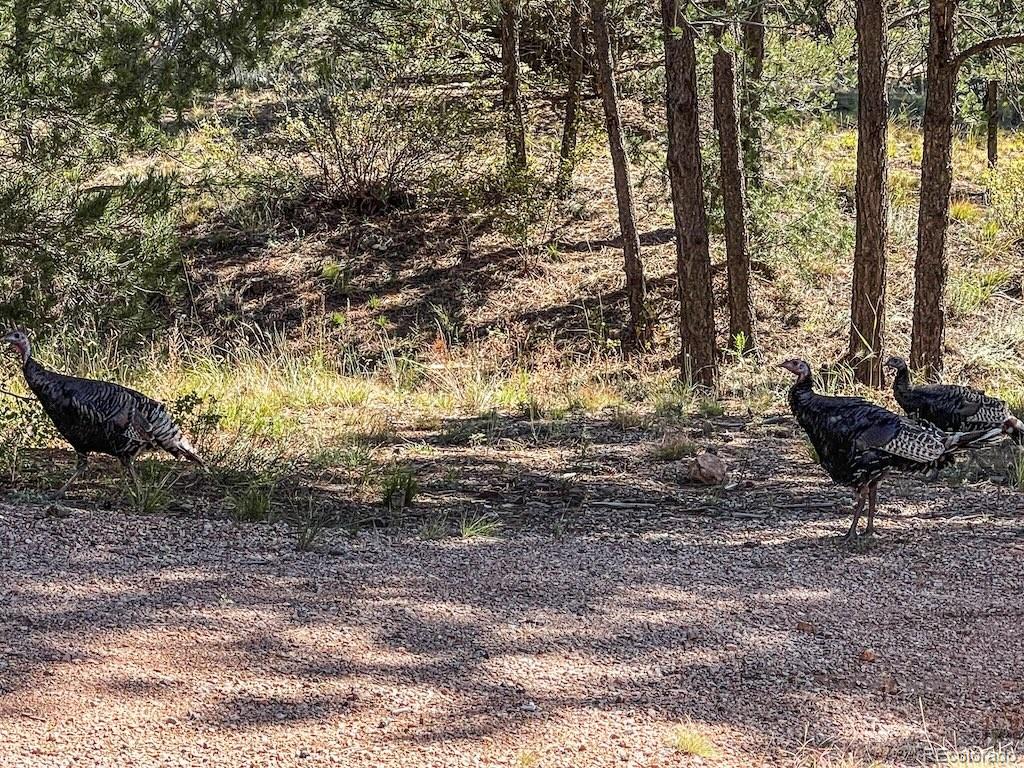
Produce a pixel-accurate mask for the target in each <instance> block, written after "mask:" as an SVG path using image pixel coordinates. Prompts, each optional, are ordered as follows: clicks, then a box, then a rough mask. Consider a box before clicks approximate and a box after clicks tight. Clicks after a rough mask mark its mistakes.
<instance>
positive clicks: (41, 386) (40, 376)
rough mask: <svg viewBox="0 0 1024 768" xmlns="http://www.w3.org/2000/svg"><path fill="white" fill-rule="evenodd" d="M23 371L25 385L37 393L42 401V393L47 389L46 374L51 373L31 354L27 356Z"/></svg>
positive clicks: (22, 367)
mask: <svg viewBox="0 0 1024 768" xmlns="http://www.w3.org/2000/svg"><path fill="white" fill-rule="evenodd" d="M21 371H22V373H24V374H25V383H26V384H28V388H29V389H31V390H32V392H34V393H35V395H36V397H39V398H40V399H42V393H43V391H44V390H45V389H46V374H47V373H49V372H48V371H47V370H46V369H45V368H43V366H42V365H40V364H39V363H37V362H36V361H35V358H33V357H32V355H31V353H30V354H28V355H26V357H25V363H24V365H22V366H21Z"/></svg>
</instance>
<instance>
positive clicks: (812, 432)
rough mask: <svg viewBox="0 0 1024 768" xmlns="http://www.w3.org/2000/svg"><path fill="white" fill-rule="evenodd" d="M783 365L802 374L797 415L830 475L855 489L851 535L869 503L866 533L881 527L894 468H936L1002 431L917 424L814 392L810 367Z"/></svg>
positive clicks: (795, 390)
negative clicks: (884, 487) (881, 489)
mask: <svg viewBox="0 0 1024 768" xmlns="http://www.w3.org/2000/svg"><path fill="white" fill-rule="evenodd" d="M782 367H783V368H785V369H786V370H788V371H790V372H792V373H793V374H795V375H796V377H797V380H796V383H795V384H793V386H792V387H791V388H790V390H789V405H790V408H792V409H793V415H794V416H796V420H797V421H798V422H799V423H800V426H801V427H802V428H803V430H804V432H806V433H807V436H808V437H809V438H810V440H811V443H812V444H813V445H814V450H815V451H816V452H817V454H818V461H819V462H820V463H821V466H822V467H823V468H824V469H825V471H826V472H828V474H829V476H831V478H832V479H833V480H834V481H835V482H836V483H839V484H841V485H847V486H850V487H851V488H853V489H854V492H855V494H856V503H855V507H854V512H853V524H852V525H851V526H850V530H849V532H848V533H847V538H848V539H853V538H855V537H856V536H857V523H858V521H859V520H860V515H861V513H862V512H863V510H864V505H865V502H867V503H868V524H867V528H866V529H865V533H866V534H872V533H874V532H875V528H874V518H875V504H876V492H877V488H878V483H879V482H881V480H882V479H883V478H884V477H885V475H886V474H887V473H888V472H889V471H890V470H894V469H895V470H900V471H904V472H934V471H936V470H938V469H940V468H942V467H944V466H946V465H947V464H949V463H951V462H952V461H953V460H954V455H955V454H956V452H957V451H959V450H961V449H963V448H966V447H968V446H970V445H975V444H977V443H982V442H986V441H991V440H997V439H999V437H1000V436H1001V434H1002V433H1001V430H1000V429H984V430H979V431H975V432H967V433H963V432H957V433H953V434H947V433H945V432H942V431H940V430H939V429H936V428H935V427H933V426H931V425H929V424H917V423H914V422H912V421H910V420H908V419H905V418H903V417H901V416H899V415H897V414H895V413H893V412H892V411H888V410H886V409H885V408H882V407H881V406H878V405H874V404H873V403H869V402H868V401H867V400H864V399H862V398H859V397H829V396H827V395H821V394H818V393H817V392H815V391H814V388H813V386H812V383H811V369H810V366H809V365H808V364H807V363H805V362H804V361H803V360H787V361H786V362H785V363H783V364H782Z"/></svg>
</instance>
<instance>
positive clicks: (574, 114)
mask: <svg viewBox="0 0 1024 768" xmlns="http://www.w3.org/2000/svg"><path fill="white" fill-rule="evenodd" d="M581 1H582V0H569V2H570V10H569V57H570V58H569V86H568V89H567V90H566V94H565V120H564V122H563V124H562V148H561V152H560V153H559V162H558V180H557V181H556V183H555V189H556V190H557V191H558V194H559V196H560V197H564V196H565V195H566V194H568V192H569V187H570V186H571V184H572V172H573V169H574V168H575V166H576V135H577V132H578V130H579V124H580V107H581V96H582V91H583V70H584V68H585V65H586V51H585V46H586V36H585V33H584V29H583V10H582V8H580V2H581Z"/></svg>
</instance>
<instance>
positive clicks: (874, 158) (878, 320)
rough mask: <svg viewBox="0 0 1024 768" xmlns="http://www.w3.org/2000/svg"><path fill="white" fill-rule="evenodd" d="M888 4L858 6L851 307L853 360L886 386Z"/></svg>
mask: <svg viewBox="0 0 1024 768" xmlns="http://www.w3.org/2000/svg"><path fill="white" fill-rule="evenodd" d="M885 2H886V0H859V1H858V3H857V21H856V26H857V88H858V92H859V95H858V130H857V229H856V245H855V249H854V255H853V297H852V301H851V305H850V309H851V313H850V314H851V323H850V361H851V364H852V365H853V369H854V375H855V377H856V379H857V380H858V381H860V382H862V383H864V384H867V385H869V386H872V387H881V386H883V385H884V383H885V382H884V375H883V369H882V351H883V349H884V346H885V273H886V254H885V250H886V246H887V243H888V237H889V223H888V220H889V192H888V188H887V178H888V162H887V157H886V149H887V142H886V139H887V129H888V122H889V103H888V98H887V95H886V87H885V85H886V74H887V68H888V58H889V56H888V54H889V51H888V44H887V40H886V34H887V26H886V20H885Z"/></svg>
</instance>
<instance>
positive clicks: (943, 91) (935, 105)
mask: <svg viewBox="0 0 1024 768" xmlns="http://www.w3.org/2000/svg"><path fill="white" fill-rule="evenodd" d="M955 12H956V3H955V0H931V2H930V4H929V18H930V25H929V31H928V89H927V92H926V94H925V108H924V152H923V154H922V157H921V203H920V208H919V209H918V217H917V265H916V268H915V273H916V274H915V283H914V325H913V331H912V337H911V344H910V362H911V365H912V366H913V367H914V368H916V369H919V370H921V371H923V372H924V373H925V375H926V376H933V375H935V374H938V373H940V372H941V371H942V346H943V339H944V334H945V323H946V314H945V306H944V293H945V287H946V272H947V266H946V230H947V227H948V223H949V222H948V217H949V190H950V187H951V185H952V182H953V168H952V142H953V101H954V97H955V95H956V73H957V66H956V64H955V62H954V58H953V54H954V45H955V29H954V16H955Z"/></svg>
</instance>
